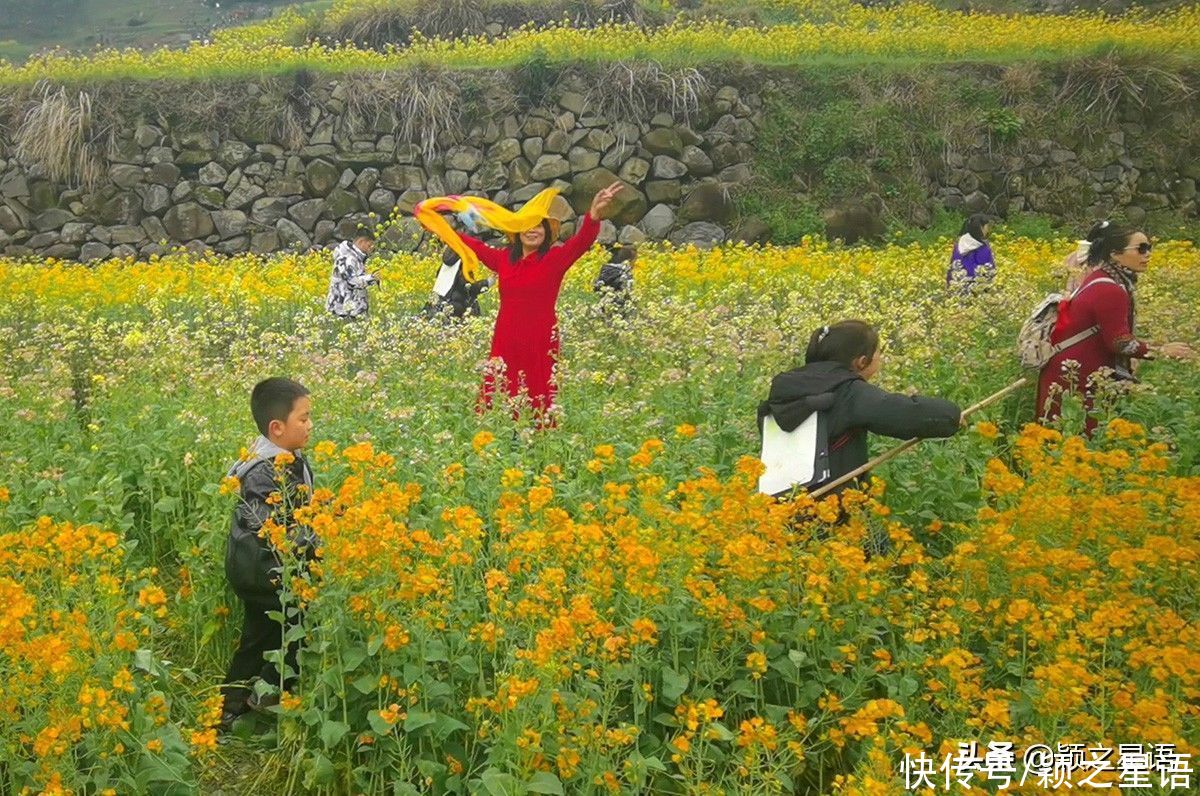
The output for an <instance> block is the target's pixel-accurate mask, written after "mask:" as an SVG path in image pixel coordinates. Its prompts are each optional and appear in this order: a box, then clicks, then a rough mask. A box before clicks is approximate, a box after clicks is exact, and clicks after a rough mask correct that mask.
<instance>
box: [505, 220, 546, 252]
mask: <svg viewBox="0 0 1200 796" xmlns="http://www.w3.org/2000/svg"><path fill="white" fill-rule="evenodd" d="M542 232H545V233H546V234H545V236H544V237H543V238H542V243H541V245H540V246H538V247H537V253H538V254H541V255H544V254H545V253H546V252H548V251H550V247H551V246H553V245H554V230H553V229H552V228H551V227H550V222H549V221H548V220H547V219H544V218H543V219H542ZM524 255H525V247H524V246H522V245H521V236H520V235H515V236H513V239H512V243H510V244H509V245H508V261H509V262H510V263H516V262H520V261H521V258H522V257H523V256H524Z"/></svg>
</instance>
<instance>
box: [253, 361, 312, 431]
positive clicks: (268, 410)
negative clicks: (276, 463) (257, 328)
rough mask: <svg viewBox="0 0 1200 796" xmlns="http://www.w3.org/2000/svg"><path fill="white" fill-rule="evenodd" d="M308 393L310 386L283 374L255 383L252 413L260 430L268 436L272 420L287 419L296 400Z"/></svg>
mask: <svg viewBox="0 0 1200 796" xmlns="http://www.w3.org/2000/svg"><path fill="white" fill-rule="evenodd" d="M306 395H308V388H307V387H305V386H304V385H303V384H301V383H300V382H297V381H292V380H291V379H285V378H283V377H282V376H272V377H271V378H269V379H263V380H262V381H260V382H259V383H258V384H255V385H254V389H253V390H252V391H251V392H250V414H252V415H254V424H255V425H256V426H258V432H259V433H260V434H262V435H263V436H264V437H265V436H267V429H268V428H269V427H270V425H271V421H272V420H281V421H287V418H288V415H290V414H291V413H292V407H293V406H295V404H296V401H297V400H298V399H300V398H303V397H304V396H306Z"/></svg>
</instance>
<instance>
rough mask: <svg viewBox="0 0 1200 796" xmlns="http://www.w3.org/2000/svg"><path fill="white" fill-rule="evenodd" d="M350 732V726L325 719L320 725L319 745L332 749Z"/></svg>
mask: <svg viewBox="0 0 1200 796" xmlns="http://www.w3.org/2000/svg"><path fill="white" fill-rule="evenodd" d="M348 732H350V725H349V724H345V723H343V722H340V721H333V720H331V719H326V720H325V721H324V722H322V723H321V733H320V734H321V743H323V744H325V748H326V749H332V748H333V747H334V746H336V745H337V744H338V742H339V741H341V740H342V739H343V738H345V737H346V733H348Z"/></svg>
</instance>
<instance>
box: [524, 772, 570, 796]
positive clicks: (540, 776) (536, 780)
mask: <svg viewBox="0 0 1200 796" xmlns="http://www.w3.org/2000/svg"><path fill="white" fill-rule="evenodd" d="M525 787H526V788H528V789H529V792H530V793H549V794H554V796H563V786H562V782H561V781H560V780H559V778H558V777H556V776H554V775H553V774H551V773H550V772H549V771H539V772H538V773H536V774H534V775H533V779H531V780H529V782H527V783H525Z"/></svg>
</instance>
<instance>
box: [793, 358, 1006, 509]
mask: <svg viewBox="0 0 1200 796" xmlns="http://www.w3.org/2000/svg"><path fill="white" fill-rule="evenodd" d="M1028 383H1029V377H1028V376H1022V377H1021V378H1019V379H1017V380H1016V381H1014V382H1013V383H1012V384H1010V385H1008V386H1007V387H1005V388H1004V389H1003V390H1001V391H1000V392H998V393H996V394H995V395H989V396H988V397H987V398H984V399H983V400H982V401H980V402H979V403H977V404H974V405H973V406H968V407H967V408H966V409H964V410H963V417H966V416H967V415H970V414H972V413H974V412H978V411H979V410H980V409H986V408H987V407H989V406H991V405H992V404H994V403H996V401H999V400H1000V399H1001V398H1003V397H1004V396H1006V395H1008V394H1010V393H1012V392H1015V391H1017V390H1019V389H1021V388H1022V387H1024V386H1025V385H1026V384H1028ZM920 441H921V440H920V439H919V438H917V437H913V438H912V439H909V440H905V441H904V442H901V443H900V444H899V445H897V446H896V447H894V448H890V449H888V450H886V451H884V452H883V453H881V454H879V455H878V456H876V457H875V458H874V459H872V460H871V461H869V462H867V463H866V464H864V465H862V466H861V467H856V468H855V469H853V470H851V471H850V472H848V473H846V474H845V475H843V476H841V477H840V478H837V479H835V480H833V481H830V482H829V483H828V484H826V485H825V486H823V487H821V488H820V489H816V490H813V491H812V492H810V493H809V495H810V496H811V497H814V498H819V497H821V496H822V495H825V494H827V493H829V492H831V491H832V490H834V489H837V488H838V487H839V486H841V485H842V484H844V483H846V482H847V481H851V480H853V479H855V478H858V477H859V476H860V475H862V474H863V473H866V472H870V471H871V470H873V469H874V468H876V467H878V466H879V465H881V464H883V463H884V462H887V461H891V460H892V459H894V458H896V457H897V456H899V455H900V454H901V453H904V452H905V451H906V450H908V449H909V448H912V447H914V446H915V445H916V444H917V443H918V442H920Z"/></svg>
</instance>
